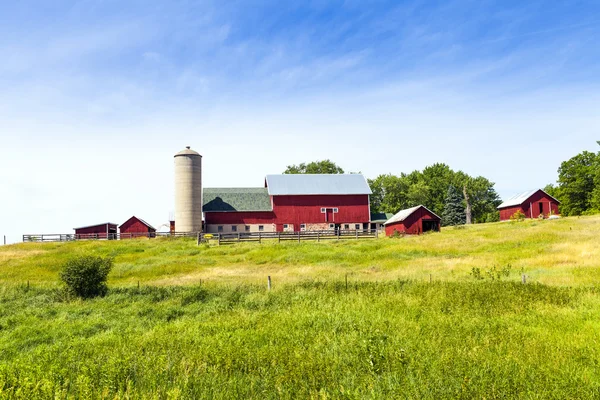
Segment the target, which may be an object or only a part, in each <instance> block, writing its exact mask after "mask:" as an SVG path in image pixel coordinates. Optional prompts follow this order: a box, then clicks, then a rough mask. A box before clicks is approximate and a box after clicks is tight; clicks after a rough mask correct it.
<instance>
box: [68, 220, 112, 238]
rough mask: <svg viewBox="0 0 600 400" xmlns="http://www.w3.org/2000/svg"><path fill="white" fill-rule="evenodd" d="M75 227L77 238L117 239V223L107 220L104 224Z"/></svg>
mask: <svg viewBox="0 0 600 400" xmlns="http://www.w3.org/2000/svg"><path fill="white" fill-rule="evenodd" d="M73 229H75V238H76V239H116V238H117V224H113V223H112V222H105V223H103V224H97V225H88V226H82V227H80V228H73Z"/></svg>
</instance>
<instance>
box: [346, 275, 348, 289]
mask: <svg viewBox="0 0 600 400" xmlns="http://www.w3.org/2000/svg"><path fill="white" fill-rule="evenodd" d="M346 291H348V274H346Z"/></svg>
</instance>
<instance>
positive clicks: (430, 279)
mask: <svg viewBox="0 0 600 400" xmlns="http://www.w3.org/2000/svg"><path fill="white" fill-rule="evenodd" d="M431 281H432V278H431V274H429V283H431Z"/></svg>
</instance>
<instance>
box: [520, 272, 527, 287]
mask: <svg viewBox="0 0 600 400" xmlns="http://www.w3.org/2000/svg"><path fill="white" fill-rule="evenodd" d="M521 282H522V283H523V285H524V284H526V283H527V275H525V274H523V275H521Z"/></svg>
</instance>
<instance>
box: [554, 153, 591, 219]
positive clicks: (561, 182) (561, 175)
mask: <svg viewBox="0 0 600 400" xmlns="http://www.w3.org/2000/svg"><path fill="white" fill-rule="evenodd" d="M545 191H546V192H548V194H550V195H552V196H554V197H556V198H557V199H558V200H559V201H560V202H561V205H560V211H561V214H562V215H565V216H569V215H582V214H592V213H597V212H600V153H597V154H596V153H592V152H589V151H584V152H582V153H580V154H577V155H576V156H575V157H572V158H571V159H569V160H567V161H564V162H563V163H562V164H561V165H560V168H559V169H558V186H554V185H548V186H546V188H545Z"/></svg>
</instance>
